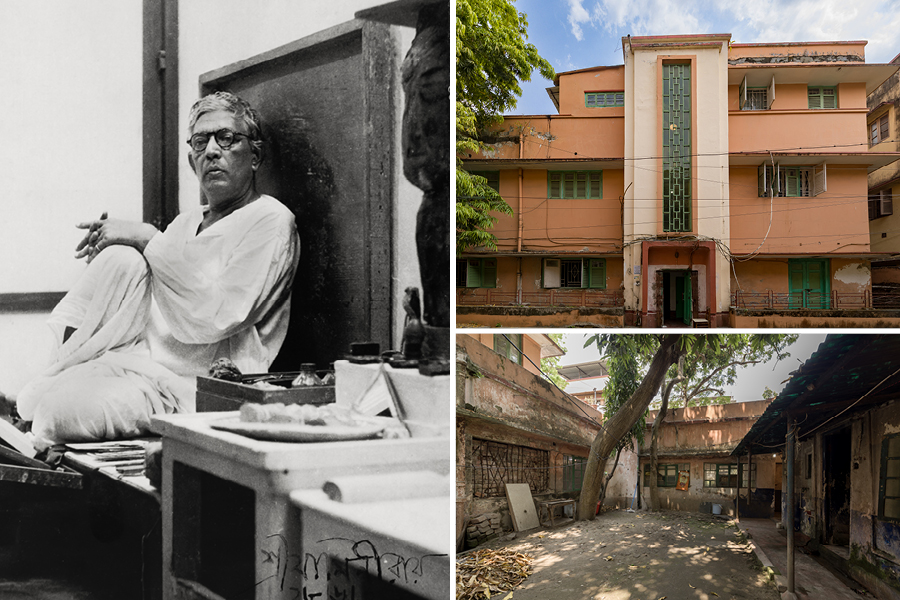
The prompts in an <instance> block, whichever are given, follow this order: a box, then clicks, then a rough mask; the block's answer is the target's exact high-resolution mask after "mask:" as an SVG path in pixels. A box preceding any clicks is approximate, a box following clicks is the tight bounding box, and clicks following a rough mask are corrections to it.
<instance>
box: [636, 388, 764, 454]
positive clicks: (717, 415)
mask: <svg viewBox="0 0 900 600" xmlns="http://www.w3.org/2000/svg"><path fill="white" fill-rule="evenodd" d="M771 402H772V401H771V400H757V401H755V402H735V403H732V404H720V405H711V406H696V407H694V406H691V407H687V408H678V409H675V410H669V411H666V418H665V420H664V421H663V422H662V424H661V425H660V428H659V445H658V452H659V454H660V455H666V456H683V455H687V456H689V455H692V454H695V455H696V454H703V453H709V452H713V451H715V452H724V451H728V452H730V451H731V449H733V448H734V447H735V446H736V445H737V443H738V442H740V440H742V439H743V438H744V436H745V435H746V434H747V432H749V431H750V428H751V427H753V424H754V423H755V422H756V420H757V419H758V418H759V416H760V415H762V413H763V412H765V410H766V407H767V406H769V404H771ZM657 412H658V411H650V414H649V415H648V417H647V432H646V434H645V436H644V446H643V447H642V449H641V453H642V454H647V453H649V451H650V426H651V425H652V424H653V421H654V420H655V419H656V414H657Z"/></svg>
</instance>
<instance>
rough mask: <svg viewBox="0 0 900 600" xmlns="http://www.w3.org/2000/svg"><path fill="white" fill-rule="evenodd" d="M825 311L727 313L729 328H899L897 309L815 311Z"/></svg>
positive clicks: (899, 320)
mask: <svg viewBox="0 0 900 600" xmlns="http://www.w3.org/2000/svg"><path fill="white" fill-rule="evenodd" d="M817 312H825V311H810V312H807V313H805V314H803V312H802V311H791V313H785V314H781V315H769V314H738V313H735V312H732V313H731V314H730V321H729V326H730V327H737V328H749V329H755V328H761V329H796V328H801V329H811V328H854V327H855V328H859V329H884V328H894V327H900V316H898V315H897V311H880V310H877V311H876V310H869V311H853V312H849V313H844V314H841V313H840V312H839V311H834V312H833V313H832V315H833V316H832V315H829V316H824V315H821V314H815V313H817Z"/></svg>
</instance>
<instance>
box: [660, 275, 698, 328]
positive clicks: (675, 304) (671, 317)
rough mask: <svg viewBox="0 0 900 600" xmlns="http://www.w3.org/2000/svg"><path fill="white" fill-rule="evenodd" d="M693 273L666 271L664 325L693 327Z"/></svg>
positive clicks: (663, 299)
mask: <svg viewBox="0 0 900 600" xmlns="http://www.w3.org/2000/svg"><path fill="white" fill-rule="evenodd" d="M693 275H694V274H693V273H692V272H691V271H665V272H664V273H663V285H662V299H661V301H662V307H661V308H662V310H661V313H662V314H663V324H664V325H666V326H667V327H678V326H683V325H687V326H690V325H691V320H692V319H693V317H694V277H693Z"/></svg>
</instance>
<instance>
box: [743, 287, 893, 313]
mask: <svg viewBox="0 0 900 600" xmlns="http://www.w3.org/2000/svg"><path fill="white" fill-rule="evenodd" d="M897 302H898V306H900V294H898V298H897ZM877 304H878V303H877V302H876V303H874V304H873V300H872V292H871V291H869V290H865V291H862V292H837V291H834V290H832V291H831V293H830V294H823V293H821V292H810V291H803V292H793V293H791V292H773V291H771V290H769V291H765V292H744V291H737V292H734V293H733V294H732V295H731V305H732V306H734V307H737V308H742V309H747V310H777V311H782V310H786V311H789V310H860V309H866V308H881V307H879V306H877Z"/></svg>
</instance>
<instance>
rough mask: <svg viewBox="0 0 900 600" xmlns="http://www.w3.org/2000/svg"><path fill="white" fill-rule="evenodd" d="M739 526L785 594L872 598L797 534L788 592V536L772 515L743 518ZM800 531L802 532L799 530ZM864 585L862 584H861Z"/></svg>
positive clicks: (834, 599)
mask: <svg viewBox="0 0 900 600" xmlns="http://www.w3.org/2000/svg"><path fill="white" fill-rule="evenodd" d="M738 526H739V527H740V528H741V530H742V531H744V532H747V533H748V534H749V537H750V544H751V545H752V546H753V551H754V552H755V553H756V556H757V557H758V558H759V560H760V562H762V564H763V566H765V567H768V568H770V569H772V571H773V572H774V575H775V582H776V584H777V585H778V590H779V591H780V592H782V594H781V597H782V598H784V599H786V600H788V599H793V598H797V599H800V600H807V599H809V600H860V598H866V597H868V598H871V596H870V595H868V594H866V595H861V594H859V593H857V592H856V591H855V590H854V589H851V588H850V587H848V586H847V585H846V584H845V583H844V581H842V580H841V579H840V578H838V577H837V576H836V575H835V574H834V573H832V572H831V571H830V570H828V568H826V567H825V566H823V565H821V564H819V563H818V562H817V561H815V560H814V559H813V558H812V557H810V556H809V555H808V554H805V553H804V552H802V551H800V550H799V546H800V543H799V542H798V540H797V538H796V537H795V538H794V540H795V545H794V549H795V552H794V592H795V593H794V594H791V593H790V592H787V591H785V590H787V537H786V535H785V534H784V532H782V531H780V530H778V529H777V528H776V526H775V521H774V520H772V519H747V518H742V519H741V520H740V523H738ZM798 535H799V534H798ZM859 589H862V585H860V586H859Z"/></svg>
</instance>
